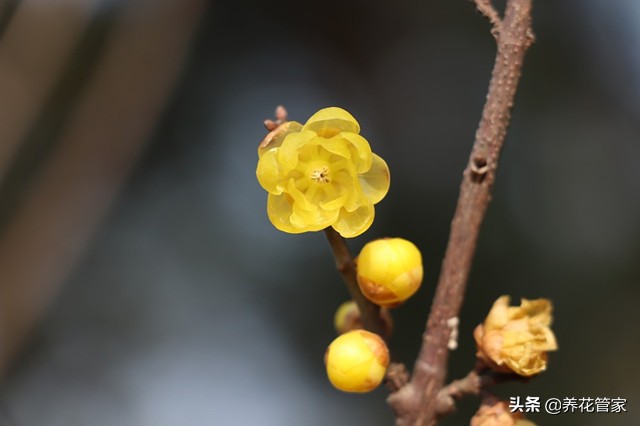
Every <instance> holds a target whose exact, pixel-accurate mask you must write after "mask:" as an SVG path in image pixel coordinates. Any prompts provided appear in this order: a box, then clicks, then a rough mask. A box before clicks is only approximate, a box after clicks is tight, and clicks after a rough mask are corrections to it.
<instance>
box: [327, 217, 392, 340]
mask: <svg viewBox="0 0 640 426" xmlns="http://www.w3.org/2000/svg"><path fill="white" fill-rule="evenodd" d="M324 233H325V235H326V236H327V240H328V241H329V245H330V246H331V251H332V252H333V257H334V258H335V261H336V269H337V270H338V272H339V273H340V275H342V279H343V281H344V283H345V285H346V286H347V290H348V291H349V294H350V295H351V299H353V300H354V301H355V302H356V305H358V309H359V310H360V316H361V317H362V324H363V325H364V328H365V329H367V330H369V331H372V332H374V333H376V334H378V335H380V336H385V335H386V334H387V333H386V332H385V325H384V322H383V321H382V318H381V317H380V307H379V306H378V305H375V304H373V303H371V302H370V301H369V300H368V299H367V298H366V297H364V295H363V294H362V292H361V291H360V287H359V286H358V279H357V277H356V265H355V262H354V260H353V256H351V252H350V251H349V247H347V243H346V242H345V241H344V238H342V237H341V236H340V234H338V232H336V230H335V229H333V228H332V227H328V228H325V230H324Z"/></svg>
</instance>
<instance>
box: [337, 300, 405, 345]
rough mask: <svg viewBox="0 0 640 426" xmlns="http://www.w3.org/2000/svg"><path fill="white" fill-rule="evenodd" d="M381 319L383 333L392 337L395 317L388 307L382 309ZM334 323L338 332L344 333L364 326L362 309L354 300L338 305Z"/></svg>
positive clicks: (387, 336)
mask: <svg viewBox="0 0 640 426" xmlns="http://www.w3.org/2000/svg"><path fill="white" fill-rule="evenodd" d="M380 319H381V320H382V325H383V334H384V336H385V337H386V338H389V337H391V333H392V331H393V318H391V313H390V312H389V310H388V309H387V308H382V309H380ZM333 325H334V327H335V328H336V332H337V333H338V334H344V333H346V332H348V331H351V330H359V329H362V328H364V325H363V324H362V316H361V315H360V309H358V305H357V304H356V302H354V301H353V300H348V301H346V302H344V303H343V304H342V305H340V306H339V307H338V310H337V311H336V313H335V315H334V317H333Z"/></svg>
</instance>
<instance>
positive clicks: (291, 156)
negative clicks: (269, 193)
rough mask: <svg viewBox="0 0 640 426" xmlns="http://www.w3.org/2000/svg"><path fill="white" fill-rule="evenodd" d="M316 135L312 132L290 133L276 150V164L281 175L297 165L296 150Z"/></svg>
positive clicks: (297, 153)
mask: <svg viewBox="0 0 640 426" xmlns="http://www.w3.org/2000/svg"><path fill="white" fill-rule="evenodd" d="M315 137H316V134H315V133H313V132H304V131H303V132H299V133H290V134H288V135H287V136H286V137H285V138H284V141H282V145H281V146H280V148H278V164H279V165H280V170H281V173H282V174H283V175H286V174H287V173H289V172H290V171H291V170H293V169H295V168H296V166H297V165H298V155H299V152H298V150H299V149H300V148H301V147H302V146H304V145H305V144H307V143H309V142H310V141H311V140H312V139H313V138H315Z"/></svg>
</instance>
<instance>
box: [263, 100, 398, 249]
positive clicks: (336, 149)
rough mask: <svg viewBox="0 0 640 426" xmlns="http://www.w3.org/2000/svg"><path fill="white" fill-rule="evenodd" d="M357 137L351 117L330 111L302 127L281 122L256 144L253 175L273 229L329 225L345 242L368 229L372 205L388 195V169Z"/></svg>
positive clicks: (293, 230)
mask: <svg viewBox="0 0 640 426" xmlns="http://www.w3.org/2000/svg"><path fill="white" fill-rule="evenodd" d="M359 132H360V125H359V124H358V122H357V121H356V120H355V119H354V118H353V117H352V116H351V114H349V113H348V112H347V111H345V110H343V109H340V108H336V107H332V108H325V109H322V110H320V111H318V112H316V113H315V114H314V115H313V116H311V118H309V120H308V121H307V122H306V123H305V124H304V126H303V125H301V124H299V123H296V122H288V123H285V125H283V126H281V128H279V129H276V130H274V131H273V132H271V133H270V134H269V135H268V136H267V138H266V139H265V141H263V143H261V144H260V148H259V149H258V156H259V160H258V167H257V169H256V176H257V178H258V182H260V185H261V186H262V187H263V188H264V189H265V190H266V191H267V192H268V193H269V195H268V199H267V213H268V215H269V219H270V220H271V223H273V225H274V226H275V227H276V228H278V229H279V230H281V231H284V232H288V233H291V234H298V233H302V232H309V231H319V230H322V229H324V228H327V227H329V226H333V228H334V229H335V230H336V231H338V232H339V233H340V235H342V236H343V237H347V238H350V237H356V236H358V235H360V234H362V233H363V232H364V231H366V230H367V229H368V228H369V226H371V223H373V217H374V207H373V205H374V204H376V203H378V202H379V201H381V200H382V199H383V198H384V196H385V195H386V194H387V191H388V190H389V168H388V167H387V164H386V163H385V162H384V160H383V159H382V158H380V157H378V156H377V155H376V154H374V153H372V152H371V148H370V147H369V143H368V142H367V140H366V139H365V138H363V137H362V136H360V135H359Z"/></svg>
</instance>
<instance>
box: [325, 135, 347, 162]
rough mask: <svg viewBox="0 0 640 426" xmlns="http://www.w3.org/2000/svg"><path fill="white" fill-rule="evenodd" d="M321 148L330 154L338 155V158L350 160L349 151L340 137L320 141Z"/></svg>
mask: <svg viewBox="0 0 640 426" xmlns="http://www.w3.org/2000/svg"><path fill="white" fill-rule="evenodd" d="M320 141H321V146H322V147H323V148H324V149H326V150H327V151H329V152H330V153H332V154H336V155H339V156H340V157H343V158H346V159H350V158H351V151H350V150H349V147H348V146H347V143H346V141H345V140H344V139H343V138H341V137H340V136H334V137H332V138H329V139H320Z"/></svg>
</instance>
